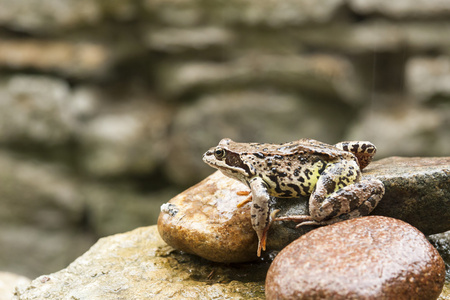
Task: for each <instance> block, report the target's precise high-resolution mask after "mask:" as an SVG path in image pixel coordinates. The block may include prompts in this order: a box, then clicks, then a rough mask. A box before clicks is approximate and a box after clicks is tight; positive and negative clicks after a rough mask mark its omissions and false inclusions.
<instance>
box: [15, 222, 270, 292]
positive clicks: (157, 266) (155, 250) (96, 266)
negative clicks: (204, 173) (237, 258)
mask: <svg viewBox="0 0 450 300" xmlns="http://www.w3.org/2000/svg"><path fill="white" fill-rule="evenodd" d="M267 268H268V265H267V264H247V265H239V266H230V265H228V266H227V265H218V264H212V263H209V262H207V261H205V260H201V259H199V258H196V257H194V256H190V255H186V254H182V253H180V252H177V251H175V250H174V249H173V248H172V247H170V246H168V245H167V244H166V243H164V241H163V240H162V239H161V238H160V237H159V235H158V232H157V229H156V226H152V227H143V228H138V229H136V230H134V231H131V232H128V233H124V234H118V235H114V236H110V237H107V238H103V239H101V240H99V241H98V242H97V244H95V245H94V246H93V247H92V248H91V249H90V250H89V251H88V252H86V253H85V254H84V255H83V256H81V257H79V258H78V259H77V260H75V261H74V262H73V263H72V264H70V265H69V266H68V267H67V268H66V269H63V270H61V271H59V272H57V273H53V274H50V275H43V276H40V277H38V278H36V279H35V280H33V281H32V282H31V284H30V285H29V286H27V287H20V288H17V289H16V293H15V297H14V299H16V300H19V299H20V300H25V299H27V300H31V299H42V298H43V297H44V296H45V298H46V299H105V300H107V299H169V298H173V299H186V298H190V299H212V298H220V299H264V278H265V274H266V271H267Z"/></svg>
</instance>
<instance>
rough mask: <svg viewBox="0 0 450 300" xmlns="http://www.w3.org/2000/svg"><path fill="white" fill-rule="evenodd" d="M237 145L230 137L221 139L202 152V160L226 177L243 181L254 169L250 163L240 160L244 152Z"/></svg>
mask: <svg viewBox="0 0 450 300" xmlns="http://www.w3.org/2000/svg"><path fill="white" fill-rule="evenodd" d="M239 145H240V143H235V142H233V141H232V140H231V139H222V140H221V141H220V143H219V145H217V146H216V147H213V148H211V149H209V150H208V151H206V152H205V154H203V161H204V162H205V163H207V164H208V165H210V166H211V167H213V168H216V169H218V170H220V171H222V173H223V174H225V175H227V176H228V177H231V178H234V179H237V180H239V181H241V182H244V183H245V182H247V181H248V179H249V178H250V177H252V176H253V175H254V170H253V166H252V165H250V164H246V163H245V162H244V161H243V160H242V157H241V155H242V154H245V153H244V152H243V151H241V150H242V149H240V146H239Z"/></svg>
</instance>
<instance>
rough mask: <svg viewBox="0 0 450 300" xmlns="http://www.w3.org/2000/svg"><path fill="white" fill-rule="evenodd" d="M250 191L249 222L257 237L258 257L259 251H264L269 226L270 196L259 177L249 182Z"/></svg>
mask: <svg viewBox="0 0 450 300" xmlns="http://www.w3.org/2000/svg"><path fill="white" fill-rule="evenodd" d="M250 189H251V191H252V206H251V209H250V213H251V221H252V226H253V229H254V230H255V231H256V234H257V235H258V251H257V255H258V257H259V256H260V255H261V249H262V250H266V239H267V231H268V229H269V226H270V215H269V201H270V195H269V193H268V191H267V185H266V183H265V182H264V181H263V180H262V179H261V178H260V177H255V178H253V179H251V180H250Z"/></svg>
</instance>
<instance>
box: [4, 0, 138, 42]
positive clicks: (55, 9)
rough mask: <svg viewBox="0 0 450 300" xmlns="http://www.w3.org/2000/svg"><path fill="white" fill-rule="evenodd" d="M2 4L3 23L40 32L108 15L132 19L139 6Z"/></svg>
mask: <svg viewBox="0 0 450 300" xmlns="http://www.w3.org/2000/svg"><path fill="white" fill-rule="evenodd" d="M0 7H3V9H2V10H1V11H0V24H1V25H2V26H4V27H5V28H9V29H13V30H18V31H21V32H29V33H33V34H38V35H39V34H48V33H51V34H54V33H55V32H56V33H60V32H61V31H68V30H70V29H72V30H73V29H74V28H76V27H82V28H86V26H95V25H97V26H99V23H100V22H101V21H105V18H106V17H108V18H109V20H111V19H116V20H128V19H130V18H131V17H133V16H134V15H135V14H136V12H137V10H138V6H137V5H135V4H131V3H125V2H121V3H112V2H111V1H102V0H99V1H89V0H65V1H54V0H31V1H29V0H0Z"/></svg>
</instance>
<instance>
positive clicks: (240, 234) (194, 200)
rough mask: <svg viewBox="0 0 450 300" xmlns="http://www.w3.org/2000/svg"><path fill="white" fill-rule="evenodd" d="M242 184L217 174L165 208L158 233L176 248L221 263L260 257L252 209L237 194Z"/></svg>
mask: <svg viewBox="0 0 450 300" xmlns="http://www.w3.org/2000/svg"><path fill="white" fill-rule="evenodd" d="M242 190H247V187H246V186H245V185H243V184H242V183H240V182H238V181H236V180H233V179H231V178H228V177H225V176H224V175H222V173H221V172H219V171H217V172H215V173H214V174H212V175H211V176H209V177H208V178H206V179H205V180H203V181H202V182H200V183H199V184H197V185H195V186H193V187H191V188H190V189H188V190H187V191H185V192H183V193H181V194H179V195H178V196H175V197H174V198H172V200H170V201H169V203H168V204H165V205H164V206H163V207H162V212H161V214H160V216H159V219H158V230H159V233H160V235H161V237H162V239H163V240H164V241H165V242H166V243H168V244H169V245H171V246H172V247H174V248H176V249H179V250H181V251H185V252H187V253H192V254H196V255H198V256H201V257H204V258H206V259H209V260H212V261H217V262H242V261H251V260H254V259H255V258H256V247H257V238H256V235H255V231H254V230H253V228H252V225H251V223H250V218H249V216H250V207H249V206H248V205H246V206H244V207H241V208H237V204H238V203H239V202H240V201H242V200H244V199H245V198H243V197H242V196H238V195H237V194H236V192H238V191H242Z"/></svg>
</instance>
